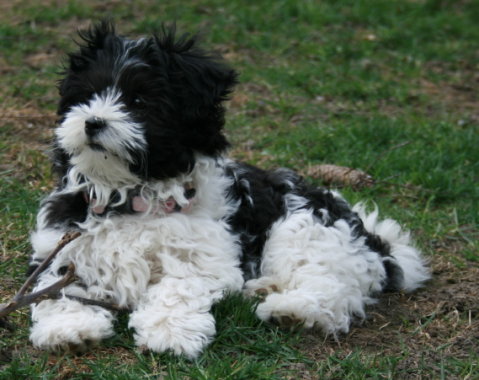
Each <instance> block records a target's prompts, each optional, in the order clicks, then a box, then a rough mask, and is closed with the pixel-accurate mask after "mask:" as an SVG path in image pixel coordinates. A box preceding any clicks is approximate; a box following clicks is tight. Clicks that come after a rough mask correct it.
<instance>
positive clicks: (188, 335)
mask: <svg viewBox="0 0 479 380" xmlns="http://www.w3.org/2000/svg"><path fill="white" fill-rule="evenodd" d="M129 326H130V327H131V328H134V329H135V335H134V337H135V343H136V345H137V346H138V347H140V348H141V349H143V350H145V349H146V350H150V351H155V352H165V351H172V352H173V353H174V354H176V355H185V356H186V357H187V358H189V359H194V358H196V357H197V356H198V355H199V354H200V353H201V352H202V351H203V349H204V348H205V347H206V346H207V345H208V343H209V342H210V341H211V339H212V337H213V336H214V334H215V332H216V329H215V320H214V318H213V316H212V315H211V314H210V313H190V314H188V313H181V312H179V313H178V314H170V315H160V314H159V313H158V314H155V313H153V314H152V313H147V312H144V311H143V312H138V311H137V312H135V313H133V314H132V315H131V317H130V324H129Z"/></svg>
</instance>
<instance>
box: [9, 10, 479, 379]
mask: <svg viewBox="0 0 479 380" xmlns="http://www.w3.org/2000/svg"><path fill="white" fill-rule="evenodd" d="M0 5H2V13H1V14H0V74H1V76H0V99H1V103H0V115H1V116H0V157H1V158H0V173H1V176H0V209H1V210H2V211H1V214H0V223H1V225H2V226H3V228H2V230H1V231H0V238H1V246H0V248H1V250H0V283H1V284H2V286H0V301H1V302H4V300H6V299H8V298H9V297H10V296H11V295H12V294H13V293H14V289H17V288H18V287H19V286H20V284H21V283H22V282H23V273H24V270H25V268H26V263H27V260H28V253H29V249H30V248H29V243H28V231H29V230H30V229H31V228H33V226H34V217H35V213H36V210H37V207H38V202H39V200H40V199H41V197H42V196H43V195H44V194H45V193H46V192H47V191H48V190H49V189H51V187H52V186H53V178H52V177H51V175H50V174H49V164H48V158H47V143H48V141H49V140H50V138H51V128H52V127H53V126H54V120H55V114H54V112H55V107H56V102H57V100H58V98H57V91H56V87H55V86H56V81H57V80H58V76H57V72H58V71H59V69H60V67H61V62H62V59H63V56H64V53H65V52H66V51H68V50H70V49H72V48H74V43H73V42H72V38H74V37H75V31H76V29H77V28H79V27H84V26H86V25H88V24H89V22H90V21H91V20H97V19H99V18H112V19H114V20H115V21H117V23H118V25H119V29H120V30H121V32H122V33H125V34H128V35H133V36H136V35H143V34H145V33H150V32H151V31H154V30H155V29H158V28H159V27H160V25H161V22H162V21H172V20H176V23H177V25H178V29H180V30H182V31H187V32H195V31H197V30H202V31H203V33H202V34H203V40H204V45H206V46H207V47H210V48H214V49H217V50H219V51H221V52H222V53H223V55H225V57H226V58H227V59H228V60H229V61H230V63H231V64H232V65H233V66H234V67H235V68H237V69H238V71H240V73H241V77H240V79H241V83H240V85H239V86H238V88H237V90H236V92H235V94H234V95H233V98H232V100H231V102H230V103H229V106H228V107H229V110H228V117H227V130H228V136H229V138H230V140H231V141H232V142H233V143H234V149H233V150H232V155H233V156H234V157H235V158H238V159H242V160H246V161H248V162H250V163H253V164H258V165H261V166H264V167H276V166H288V167H293V168H297V169H299V170H302V171H303V172H305V168H306V167H307V166H308V165H317V164H320V163H333V164H337V165H345V166H349V167H352V168H361V169H363V170H366V171H367V172H368V173H369V174H371V175H372V177H373V178H374V179H375V181H376V183H375V185H374V186H372V187H371V188H365V189H361V190H353V189H349V188H344V189H342V191H343V192H344V194H345V195H346V196H347V198H348V199H350V200H351V202H356V201H359V200H369V201H371V202H372V201H374V202H375V203H376V204H378V206H379V207H380V209H381V210H382V212H383V214H385V215H389V216H391V217H394V218H396V219H398V220H399V221H400V222H401V223H403V224H405V225H406V226H408V227H409V228H411V229H412V231H413V234H414V237H415V239H416V240H417V242H418V245H419V246H420V248H421V249H422V250H423V251H424V252H425V253H426V255H427V256H428V257H429V259H430V261H431V266H432V269H433V273H434V279H433V280H432V282H431V284H430V285H428V287H427V288H426V290H423V291H420V292H418V293H416V294H414V295H407V296H406V295H401V294H391V295H385V296H383V297H381V302H380V303H379V304H378V305H376V306H371V307H370V308H369V312H370V318H369V319H368V320H366V321H365V322H364V323H363V325H362V326H354V327H353V328H352V331H351V332H350V333H349V334H347V335H345V336H342V337H340V339H339V342H335V341H334V340H333V339H331V338H326V339H325V338H324V337H323V336H321V335H320V334H319V333H317V332H304V331H297V332H284V331H280V330H278V329H277V328H275V327H274V326H270V325H267V324H263V323H260V322H259V321H258V320H257V319H256V318H255V317H254V314H253V313H252V311H251V309H252V308H253V304H252V302H251V301H248V300H244V299H242V298H241V297H238V296H231V297H229V298H227V299H226V300H224V301H223V302H221V303H220V304H218V305H217V306H216V307H215V310H214V312H215V316H216V319H217V324H218V325H217V330H218V334H217V338H216V340H215V341H214V342H213V343H212V344H211V346H210V347H209V348H208V349H207V350H206V351H205V353H204V354H203V355H202V356H201V357H200V358H199V359H197V360H196V361H193V362H189V361H187V360H185V359H184V358H181V357H180V358H177V357H174V356H172V355H169V354H162V355H157V354H145V353H141V352H139V351H138V350H137V349H136V348H135V347H134V344H133V340H132V336H131V331H129V330H128V329H127V327H126V326H127V319H126V317H122V318H120V320H119V322H118V324H117V332H118V334H117V335H116V336H115V337H113V338H111V339H110V340H108V341H106V342H104V344H102V345H101V346H99V347H98V348H96V349H94V350H92V351H91V352H89V353H87V354H85V355H82V356H75V355H70V354H64V355H60V356H55V355H49V354H45V353H42V352H39V351H37V350H34V349H33V348H32V347H31V346H30V344H29V343H28V325H29V319H28V312H27V311H25V310H22V311H19V312H17V313H15V314H14V315H12V316H11V317H10V319H9V321H10V323H11V324H12V325H14V326H15V330H14V331H9V330H6V329H2V328H0V379H12V378H19V379H22V378H24V379H35V378H42V379H67V378H72V379H85V378H94V379H103V378H104V379H133V378H134V379H153V378H162V379H184V378H190V379H317V378H338V379H339V378H341V379H364V378H448V379H451V378H468V379H473V378H477V375H476V373H477V371H478V369H477V362H478V360H479V357H478V354H477V352H478V347H479V326H478V321H477V315H478V307H477V296H478V295H479V287H478V285H477V278H478V275H479V264H478V262H479V244H478V241H479V239H478V237H479V232H478V210H479V187H478V186H477V183H478V181H479V149H477V147H478V146H479V133H478V132H479V117H478V115H477V109H478V106H479V98H478V95H477V94H478V93H477V87H478V81H479V77H478V76H477V68H478V67H477V62H478V59H479V56H478V54H479V50H478V46H479V29H478V28H477V27H476V23H477V19H479V4H478V3H477V2H474V1H469V0H464V1H447V0H423V1H406V0H404V1H399V0H397V1H396V0H391V1H385V0H370V1H367V2H366V1H356V0H344V1H341V2H338V1H334V0H324V1H321V2H319V1H313V0H302V1H295V0H275V1H272V0H271V1H268V0H258V1H244V2H235V1H230V2H224V1H220V0H184V1H178V2H153V1H146V0H138V1H135V2H124V3H122V2H104V3H103V2H102V3H100V2H94V1H90V0H85V1H66V2H63V3H61V2H60V3H58V2H54V1H50V0H41V1H39V2H29V1H26V0H13V1H8V2H7V1H5V0H0ZM310 180H311V181H313V182H315V183H317V184H320V181H319V179H317V178H310Z"/></svg>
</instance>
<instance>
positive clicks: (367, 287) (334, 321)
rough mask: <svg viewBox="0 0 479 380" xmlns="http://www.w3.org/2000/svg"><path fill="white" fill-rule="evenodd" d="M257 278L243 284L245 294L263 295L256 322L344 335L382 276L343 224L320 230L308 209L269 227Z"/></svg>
mask: <svg viewBox="0 0 479 380" xmlns="http://www.w3.org/2000/svg"><path fill="white" fill-rule="evenodd" d="M261 274H262V275H261V277H259V278H258V279H254V280H250V281H248V282H247V283H246V284H245V288H246V291H247V292H248V293H249V294H255V293H256V294H258V293H259V294H262V295H263V296H265V298H264V300H263V301H262V302H260V303H259V305H258V307H257V309H256V314H257V315H258V317H259V318H260V319H262V320H273V321H276V322H278V323H279V324H281V325H286V326H287V325H291V324H301V325H303V326H305V327H313V326H316V327H319V328H321V329H322V330H323V331H324V332H326V333H332V334H335V333H336V332H339V331H343V332H347V331H348V329H349V325H350V322H351V319H352V318H353V317H354V316H359V317H364V305H365V304H366V303H369V302H372V299H371V298H370V295H371V294H374V293H377V292H379V291H381V287H382V283H383V282H384V279H385V277H386V273H385V269H384V266H383V265H382V262H381V258H380V256H379V255H378V254H377V253H376V252H374V251H372V250H370V249H369V248H368V247H367V246H366V245H365V244H364V239H362V238H357V237H355V236H354V233H353V231H352V230H351V228H350V226H349V225H348V224H347V223H346V221H344V220H338V221H336V222H335V223H334V224H333V225H331V226H325V225H323V224H322V223H321V222H320V221H319V220H318V219H317V217H315V216H314V215H313V212H312V210H308V209H300V210H297V211H295V212H293V213H290V214H288V215H287V216H286V217H285V218H284V219H281V220H279V221H277V222H276V223H275V224H274V225H273V226H272V228H271V231H270V235H269V239H268V240H267V242H266V244H265V247H264V252H263V258H262V265H261Z"/></svg>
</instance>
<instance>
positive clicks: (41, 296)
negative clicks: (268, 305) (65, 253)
mask: <svg viewBox="0 0 479 380" xmlns="http://www.w3.org/2000/svg"><path fill="white" fill-rule="evenodd" d="M74 281H75V265H73V263H71V264H70V265H69V266H68V269H67V271H66V273H65V275H64V276H63V277H62V278H61V279H60V280H58V281H57V282H54V283H53V284H51V285H50V286H47V287H46V288H43V289H40V290H38V291H36V292H33V293H29V294H26V295H25V294H20V292H18V293H17V295H16V296H15V297H14V298H13V300H11V301H10V302H9V303H7V304H1V305H0V318H2V317H5V316H7V315H8V314H10V313H11V312H13V311H15V310H17V309H20V308H21V307H23V306H26V305H30V304H32V303H37V302H40V301H43V300H45V299H49V298H55V297H56V296H57V295H58V292H59V291H60V290H61V289H63V288H64V287H65V286H68V285H70V284H71V283H72V282H74Z"/></svg>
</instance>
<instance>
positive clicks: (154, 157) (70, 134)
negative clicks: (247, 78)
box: [54, 22, 236, 186]
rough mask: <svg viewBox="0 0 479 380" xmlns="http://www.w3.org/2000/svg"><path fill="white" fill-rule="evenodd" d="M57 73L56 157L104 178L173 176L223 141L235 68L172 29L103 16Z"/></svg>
mask: <svg viewBox="0 0 479 380" xmlns="http://www.w3.org/2000/svg"><path fill="white" fill-rule="evenodd" d="M80 37H81V42H80V44H79V45H80V46H79V50H78V51H77V52H75V53H72V54H70V55H69V63H68V65H67V68H66V70H65V75H64V78H63V79H62V80H61V81H60V95H61V100H60V103H59V107H58V113H59V116H60V125H59V126H58V128H57V130H56V143H55V149H54V152H55V165H56V168H57V169H58V171H59V172H60V174H61V175H65V174H66V173H67V171H68V170H69V168H71V167H76V169H77V171H78V172H79V173H81V174H82V175H84V176H85V177H89V178H90V179H91V180H96V179H98V180H100V181H101V182H103V183H105V184H106V185H108V186H117V185H121V184H127V183H128V182H130V181H133V182H134V181H136V182H138V181H143V182H144V181H151V180H158V179H166V178H172V177H176V176H178V175H179V174H182V173H186V172H188V171H190V170H191V169H192V168H193V166H194V163H195V155H196V154H202V155H206V156H212V157H216V156H218V155H221V153H222V152H223V151H224V150H225V149H226V148H227V146H228V142H227V140H226V138H225V136H224V134H223V131H222V129H223V124H224V108H223V105H222V102H223V101H224V100H225V99H226V98H227V97H228V94H229V93H230V91H231V89H232V87H233V85H234V84H235V82H236V73H235V72H234V71H233V70H232V69H230V68H229V67H227V66H226V65H225V64H224V63H222V62H221V60H220V59H219V58H218V57H216V56H214V55H212V54H208V53H206V52H204V51H203V50H200V49H199V48H198V47H197V46H196V44H195V38H194V37H190V36H182V37H179V38H176V37H175V29H174V28H172V27H170V28H164V30H163V31H162V32H161V33H159V34H157V35H154V36H152V37H150V38H142V39H138V40H130V39H127V38H124V37H122V36H119V35H118V34H117V33H116V32H115V30H114V27H113V26H112V25H111V24H110V23H107V22H102V23H100V24H98V25H95V26H93V27H92V28H90V29H89V30H87V31H84V32H80Z"/></svg>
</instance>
